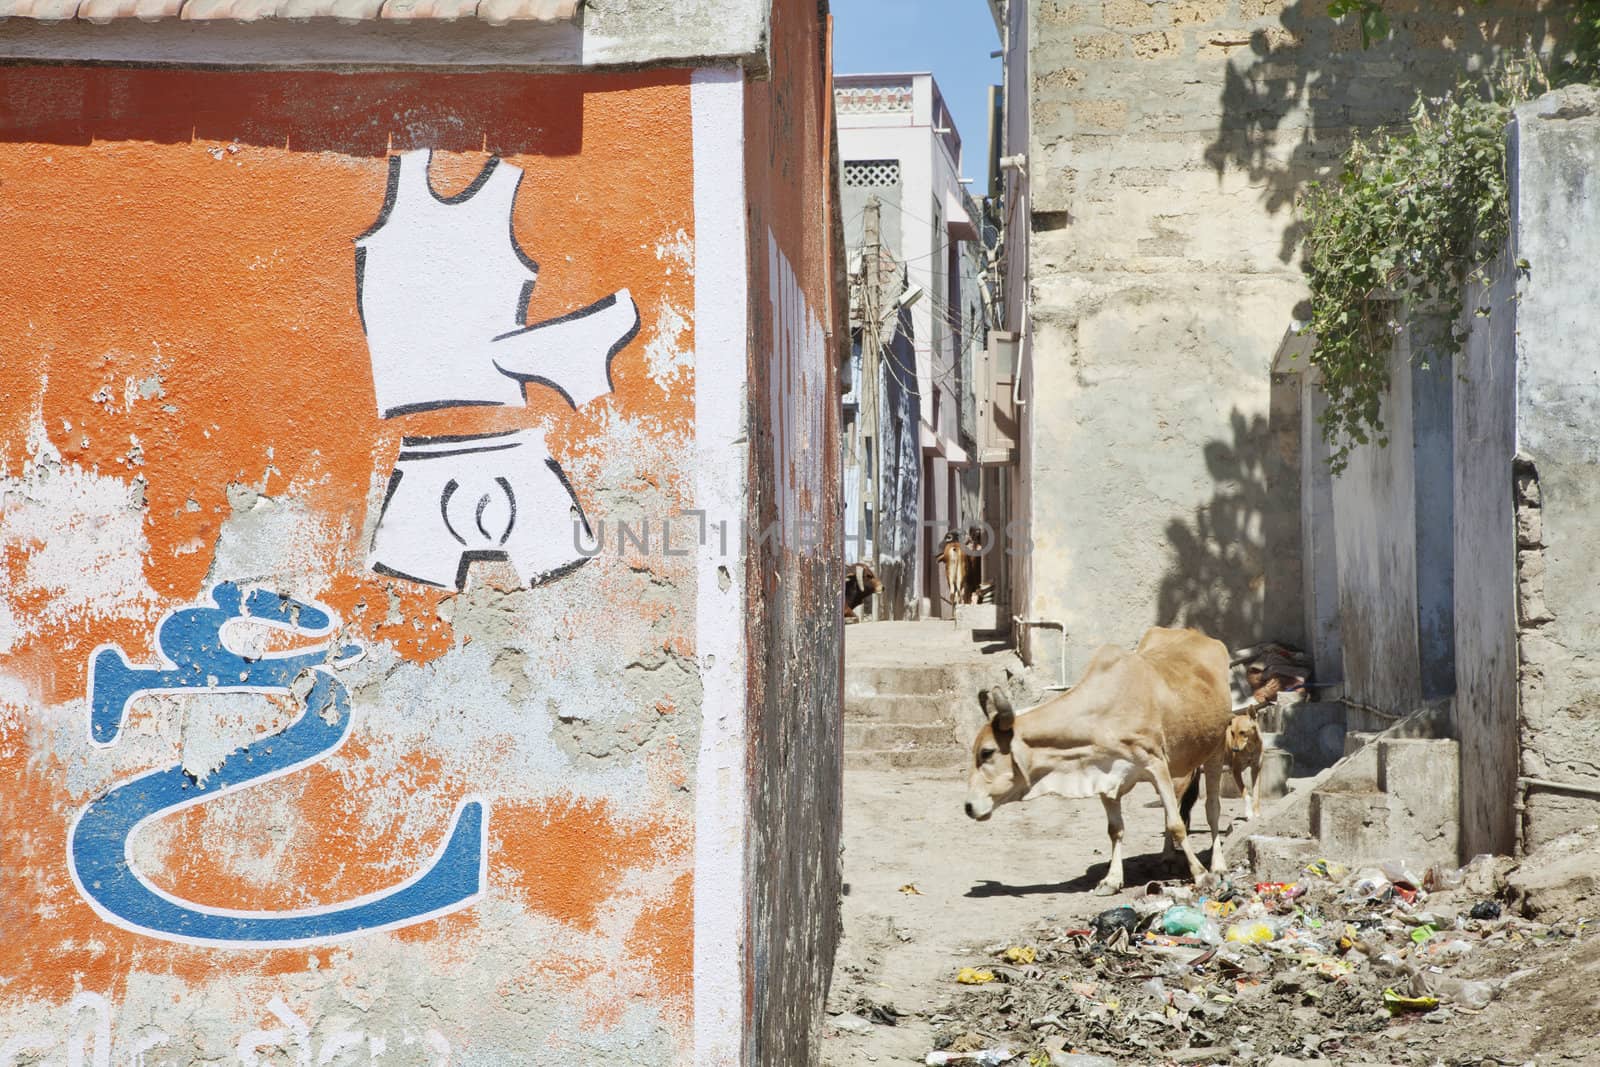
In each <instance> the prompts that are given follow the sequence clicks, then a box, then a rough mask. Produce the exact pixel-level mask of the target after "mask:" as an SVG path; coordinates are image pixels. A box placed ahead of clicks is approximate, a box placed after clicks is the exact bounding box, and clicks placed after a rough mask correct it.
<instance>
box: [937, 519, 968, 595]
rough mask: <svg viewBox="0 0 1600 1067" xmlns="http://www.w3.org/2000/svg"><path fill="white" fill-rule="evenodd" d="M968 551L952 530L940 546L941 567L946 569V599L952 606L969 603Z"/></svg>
mask: <svg viewBox="0 0 1600 1067" xmlns="http://www.w3.org/2000/svg"><path fill="white" fill-rule="evenodd" d="M968 563H969V561H968V559H967V550H966V549H965V548H964V547H963V546H962V544H961V535H960V534H958V533H956V532H955V531H954V530H951V531H950V532H949V533H947V534H945V537H944V543H943V544H941V545H940V546H939V565H940V566H941V567H943V568H944V584H945V591H946V595H945V599H946V600H948V601H949V602H950V603H951V604H952V605H955V604H964V603H966V602H967V600H966V597H967V566H968Z"/></svg>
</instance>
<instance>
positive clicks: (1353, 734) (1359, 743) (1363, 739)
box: [1344, 730, 1378, 756]
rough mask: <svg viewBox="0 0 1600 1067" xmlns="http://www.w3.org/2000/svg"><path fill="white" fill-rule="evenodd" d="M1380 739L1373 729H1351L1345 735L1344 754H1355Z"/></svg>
mask: <svg viewBox="0 0 1600 1067" xmlns="http://www.w3.org/2000/svg"><path fill="white" fill-rule="evenodd" d="M1377 739H1378V735H1377V734H1376V733H1373V732H1372V731H1371V730H1351V731H1350V732H1349V733H1347V734H1345V735H1344V754H1345V755H1346V756H1353V755H1355V754H1356V753H1357V752H1360V751H1361V750H1362V749H1363V748H1366V747H1367V746H1368V745H1370V744H1372V742H1374V741H1376V740H1377Z"/></svg>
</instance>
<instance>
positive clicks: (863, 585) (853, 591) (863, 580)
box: [844, 563, 883, 622]
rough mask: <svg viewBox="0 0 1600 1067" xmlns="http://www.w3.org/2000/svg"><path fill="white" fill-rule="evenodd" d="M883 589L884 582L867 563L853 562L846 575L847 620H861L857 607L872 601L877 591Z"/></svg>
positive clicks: (845, 616) (879, 591)
mask: <svg viewBox="0 0 1600 1067" xmlns="http://www.w3.org/2000/svg"><path fill="white" fill-rule="evenodd" d="M882 591H883V582H882V581H880V580H879V578H878V574H877V572H876V571H874V570H873V569H872V567H871V566H870V565H868V564H866V563H853V564H851V565H850V566H849V568H847V569H846V571H845V575H844V618H845V621H846V622H857V621H859V618H858V616H857V615H856V609H857V608H859V607H861V606H862V605H863V604H868V603H870V602H871V600H872V597H873V595H874V594H876V593H881V592H882Z"/></svg>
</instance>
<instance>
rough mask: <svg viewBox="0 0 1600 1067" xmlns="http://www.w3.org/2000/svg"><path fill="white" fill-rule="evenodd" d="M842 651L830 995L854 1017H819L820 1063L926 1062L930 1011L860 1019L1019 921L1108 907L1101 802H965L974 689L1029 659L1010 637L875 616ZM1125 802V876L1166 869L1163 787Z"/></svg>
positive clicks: (941, 975) (835, 1008) (901, 1002)
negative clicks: (837, 935)
mask: <svg viewBox="0 0 1600 1067" xmlns="http://www.w3.org/2000/svg"><path fill="white" fill-rule="evenodd" d="M975 610H985V609H983V608H980V609H975ZM981 632H982V631H980V633H981ZM845 659H846V678H845V744H846V752H845V781H844V796H845V815H844V880H845V892H844V897H843V901H842V905H841V910H842V921H843V926H844V937H843V940H842V941H841V942H840V946H839V955H838V960H837V962H836V964H835V967H834V980H833V987H832V990H831V993H830V996H829V1005H828V1006H829V1011H830V1012H831V1013H846V1014H830V1016H829V1017H828V1019H827V1020H826V1021H825V1023H824V1046H823V1062H824V1064H827V1065H829V1067H847V1065H853V1064H859V1063H862V1062H873V1061H876V1060H879V1059H881V1060H883V1061H884V1062H896V1063H906V1062H920V1061H921V1059H922V1057H923V1055H924V1054H925V1053H926V1052H927V1050H928V1049H930V1048H932V1047H933V1043H932V1042H933V1036H934V1031H935V1029H936V1024H934V1023H933V1022H931V1021H930V1020H929V1019H927V1018H925V1017H915V1016H912V1017H907V1018H904V1019H903V1020H901V1021H900V1023H899V1025H897V1026H894V1027H887V1026H881V1025H870V1023H869V1024H867V1025H862V1024H860V1023H858V1022H857V1021H856V1020H857V1019H858V1018H859V1019H867V1018H869V1017H870V1016H871V1014H872V1012H873V1009H874V1008H875V1007H876V1008H878V1009H882V1008H884V1007H894V1008H898V1009H901V1010H905V1011H908V1012H909V1011H912V1010H914V1008H917V1007H922V1006H925V1005H926V1004H927V1002H928V1001H929V1000H930V997H931V996H932V994H933V991H935V990H938V991H940V993H941V994H942V993H943V991H944V990H946V989H949V988H953V987H952V986H951V982H950V979H951V976H953V975H954V974H955V973H956V971H957V970H958V969H959V968H960V967H961V966H963V965H964V964H965V963H966V962H967V961H968V960H969V959H970V958H972V957H973V956H974V955H981V954H982V950H983V949H984V947H985V946H988V945H991V944H993V943H995V942H997V941H1000V940H1004V939H1006V938H1008V937H1011V936H1013V935H1014V933H1015V932H1016V931H1017V930H1020V929H1024V928H1027V927H1030V926H1032V925H1033V924H1035V923H1036V922H1038V921H1040V920H1045V921H1050V920H1051V919H1053V918H1065V917H1067V916H1069V915H1080V914H1084V913H1086V912H1088V913H1092V912H1094V911H1098V910H1100V908H1101V907H1103V906H1104V898H1100V897H1095V896H1094V895H1093V894H1092V890H1093V889H1094V886H1095V884H1096V883H1097V882H1098V881H1099V880H1100V878H1101V876H1102V875H1103V874H1104V873H1105V856H1106V829H1105V816H1104V814H1103V812H1102V811H1101V808H1100V805H1099V804H1098V803H1096V802H1094V801H1092V800H1091V801H1063V800H1057V799H1055V798H1045V799H1042V800H1040V801H1038V802H1037V803H1027V804H1019V805H1014V806H1012V807H1008V808H1006V809H1005V810H1003V811H1001V812H1000V813H999V814H997V815H996V816H995V817H994V818H993V819H992V820H990V821H989V822H987V823H975V822H973V821H971V820H970V819H968V818H967V817H966V816H965V815H964V814H962V811H961V804H962V800H963V797H964V794H965V788H966V760H967V744H968V742H969V741H970V739H971V737H972V735H973V733H974V731H975V730H976V727H977V724H978V722H979V721H980V719H981V713H980V712H979V710H978V705H977V702H976V700H975V699H974V698H975V695H976V693H977V691H978V689H979V688H980V687H981V686H983V685H988V684H993V683H997V682H1001V681H1003V680H1004V678H1005V676H1006V673H1007V671H1008V670H1009V671H1011V672H1017V673H1020V672H1021V671H1022V665H1021V663H1020V661H1019V660H1018V659H1017V658H1016V656H1015V654H1014V653H1013V652H1012V651H1011V649H1010V646H1009V645H1007V644H1005V643H1004V642H1003V641H1000V640H988V641H985V640H974V639H973V631H972V630H971V629H957V628H955V627H954V626H952V624H951V623H950V622H946V621H928V622H900V623H873V624H867V625H860V626H853V627H850V628H849V630H848V631H847V633H846V651H845ZM895 690H920V692H904V691H901V692H896V691H895ZM895 720H900V721H898V722H896V721H895ZM914 720H920V721H914ZM869 744H870V745H872V746H873V747H867V746H868V745H869ZM1124 811H1125V815H1126V819H1127V841H1128V846H1127V847H1128V860H1127V873H1128V877H1129V879H1130V881H1133V880H1137V879H1144V878H1150V877H1157V876H1160V875H1162V874H1163V873H1166V871H1165V869H1164V868H1163V867H1162V866H1161V864H1160V861H1159V857H1158V855H1157V853H1159V851H1160V848H1161V837H1160V834H1161V812H1160V809H1159V807H1158V806H1156V797H1155V793H1154V791H1153V790H1148V789H1143V788H1141V789H1140V790H1138V791H1136V792H1135V793H1134V794H1133V795H1132V796H1131V797H1130V798H1129V802H1128V803H1127V804H1126V805H1125V807H1124Z"/></svg>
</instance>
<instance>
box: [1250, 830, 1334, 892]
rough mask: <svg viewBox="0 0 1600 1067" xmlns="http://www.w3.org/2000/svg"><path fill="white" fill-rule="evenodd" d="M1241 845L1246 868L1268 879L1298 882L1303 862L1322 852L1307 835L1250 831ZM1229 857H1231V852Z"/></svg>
mask: <svg viewBox="0 0 1600 1067" xmlns="http://www.w3.org/2000/svg"><path fill="white" fill-rule="evenodd" d="M1245 848H1246V855H1247V857H1248V859H1249V861H1250V869H1251V870H1252V871H1254V872H1255V875H1256V877H1257V878H1260V879H1262V880H1264V881H1269V882H1295V881H1299V880H1300V877H1301V874H1302V872H1303V871H1304V870H1305V867H1306V864H1308V863H1310V862H1312V861H1313V860H1315V859H1317V858H1318V857H1320V856H1321V855H1322V854H1323V853H1322V846H1321V844H1320V843H1319V842H1317V841H1314V840H1312V839H1311V838H1309V837H1274V836H1272V835H1270V834H1251V835H1250V836H1249V837H1248V838H1246V839H1245ZM1229 858H1230V859H1232V858H1233V856H1232V853H1231V852H1230V854H1229Z"/></svg>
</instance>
